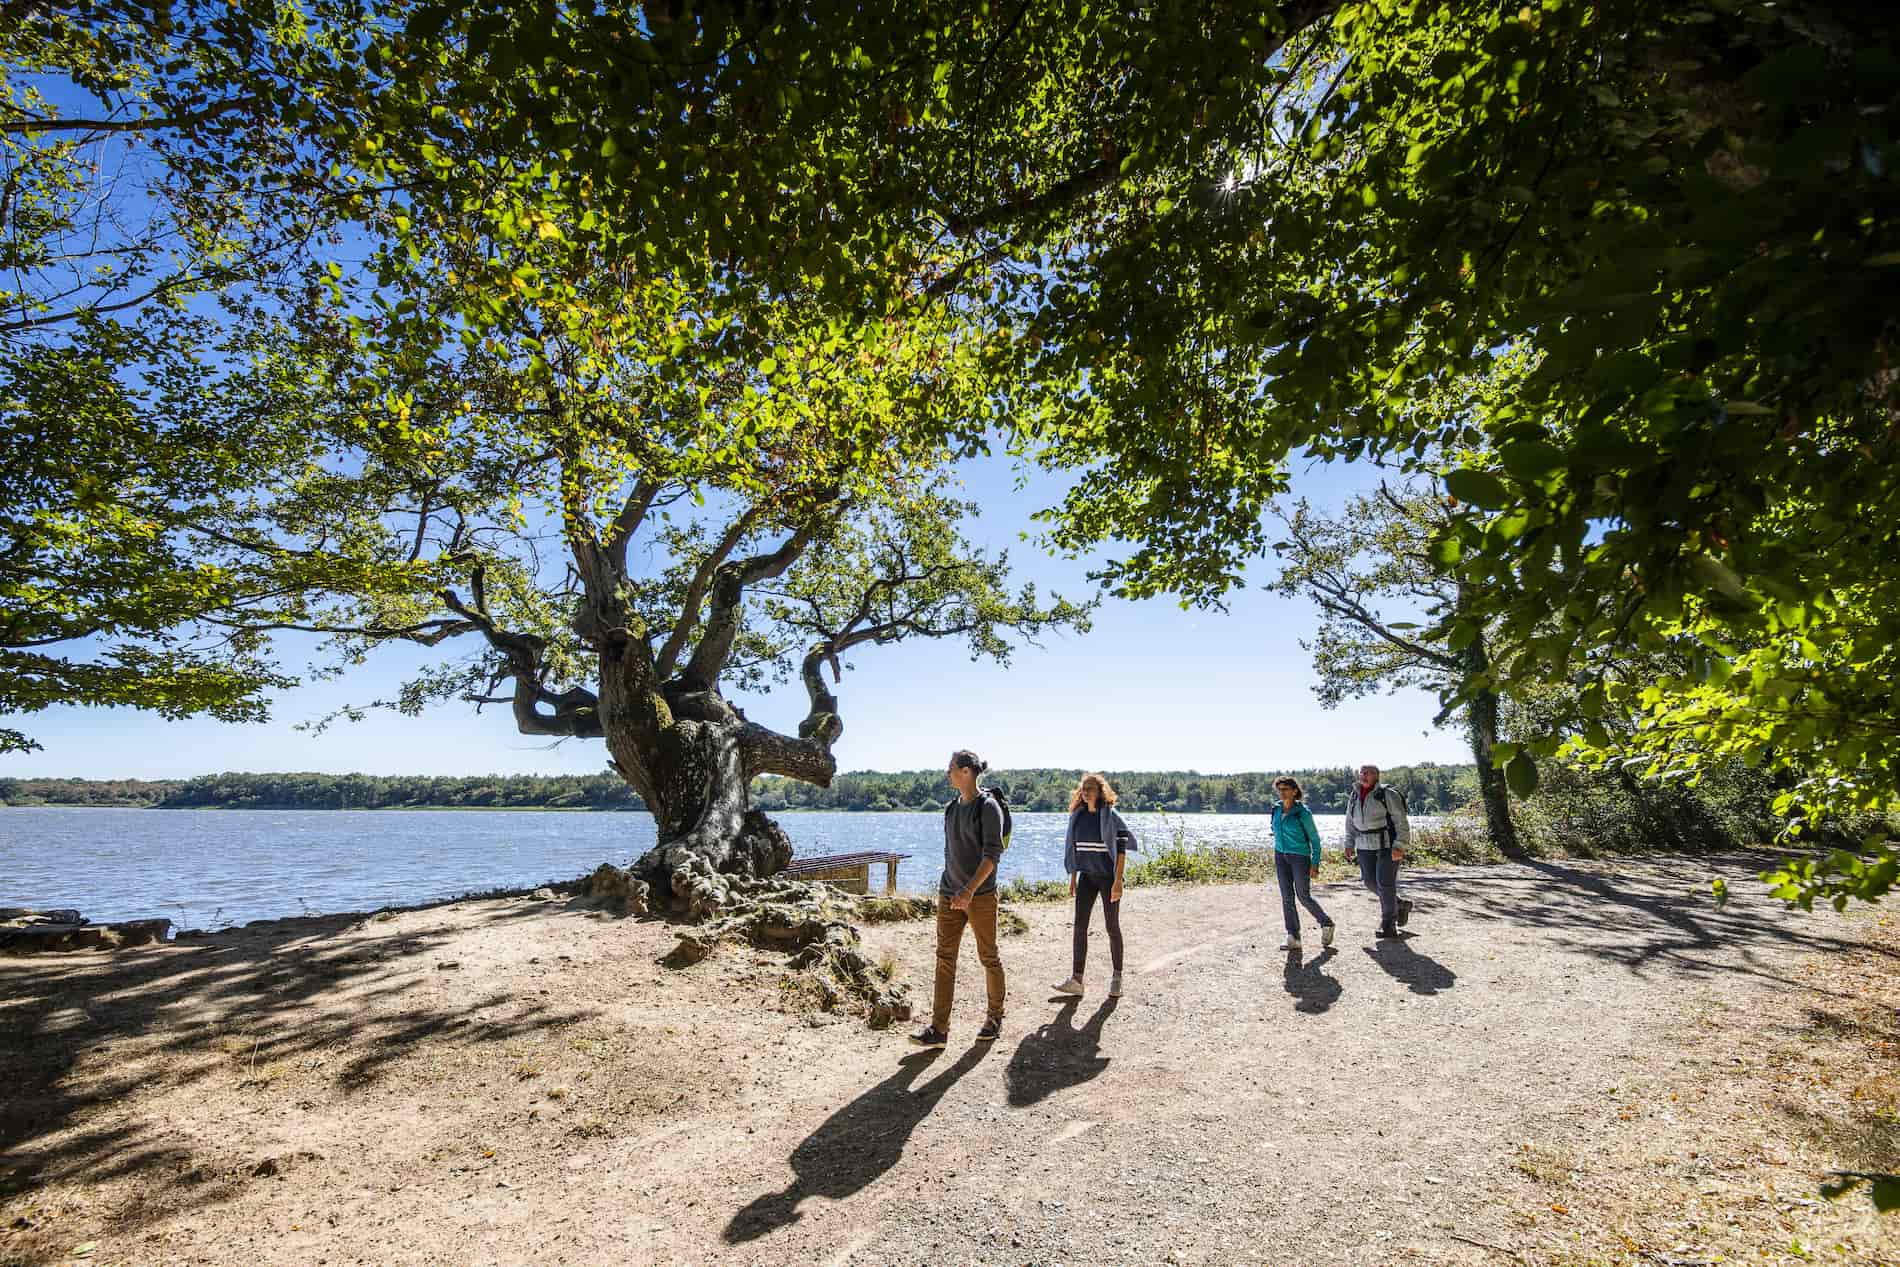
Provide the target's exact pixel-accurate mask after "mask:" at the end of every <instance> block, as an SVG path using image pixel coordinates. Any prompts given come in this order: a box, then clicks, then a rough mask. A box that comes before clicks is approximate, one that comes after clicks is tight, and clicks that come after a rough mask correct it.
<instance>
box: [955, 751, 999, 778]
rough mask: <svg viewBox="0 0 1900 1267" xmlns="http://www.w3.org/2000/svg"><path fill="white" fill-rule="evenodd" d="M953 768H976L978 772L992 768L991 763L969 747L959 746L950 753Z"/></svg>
mask: <svg viewBox="0 0 1900 1267" xmlns="http://www.w3.org/2000/svg"><path fill="white" fill-rule="evenodd" d="M950 768H951V769H952V770H975V771H976V772H977V773H978V774H981V773H983V772H984V771H985V770H987V769H989V768H990V763H989V762H987V761H985V760H984V759H983V758H981V757H979V756H977V755H976V754H975V753H974V752H971V751H970V750H969V749H968V748H958V749H957V750H956V751H955V752H953V753H951V754H950Z"/></svg>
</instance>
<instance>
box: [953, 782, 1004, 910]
mask: <svg viewBox="0 0 1900 1267" xmlns="http://www.w3.org/2000/svg"><path fill="white" fill-rule="evenodd" d="M1002 857H1003V810H1002V807H1001V806H999V805H998V804H997V803H996V801H995V798H993V797H989V796H982V795H979V796H978V797H977V798H976V799H975V800H974V801H966V800H964V799H963V798H962V797H960V796H959V797H958V798H957V799H956V800H954V801H951V802H950V804H949V805H947V806H945V807H944V811H943V878H942V879H941V880H939V881H938V882H937V889H938V891H939V892H941V893H942V894H943V895H944V896H945V897H953V896H955V895H956V894H958V893H961V892H962V891H963V887H964V886H965V885H966V884H968V883H969V882H970V879H971V877H973V876H975V875H976V869H977V866H978V865H979V864H980V863H981V862H982V861H983V859H985V858H988V859H989V860H990V861H991V862H994V863H998V864H999V865H1000V863H1001V860H1002ZM976 891H977V892H978V893H993V892H995V891H996V872H995V871H994V870H992V871H991V872H990V874H989V878H988V879H986V880H984V881H983V885H982V887H981V888H979V889H977V890H976Z"/></svg>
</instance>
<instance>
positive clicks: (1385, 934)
mask: <svg viewBox="0 0 1900 1267" xmlns="http://www.w3.org/2000/svg"><path fill="white" fill-rule="evenodd" d="M1398 935H1399V930H1398V929H1396V928H1394V927H1392V925H1390V924H1381V925H1379V931H1378V932H1377V933H1374V934H1373V936H1375V937H1378V938H1380V939H1381V940H1385V939H1388V938H1393V937H1397V936H1398Z"/></svg>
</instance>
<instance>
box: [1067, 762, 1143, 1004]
mask: <svg viewBox="0 0 1900 1267" xmlns="http://www.w3.org/2000/svg"><path fill="white" fill-rule="evenodd" d="M1135 848H1139V846H1138V845H1137V844H1136V843H1135V833H1134V832H1132V831H1130V830H1128V824H1127V823H1125V822H1123V821H1122V816H1121V815H1120V814H1119V813H1118V812H1116V809H1115V789H1114V788H1112V787H1110V786H1109V785H1108V780H1107V779H1105V778H1103V777H1102V776H1101V775H1099V774H1085V775H1083V776H1082V781H1081V782H1080V783H1078V784H1077V785H1076V788H1075V795H1073V796H1071V797H1070V798H1069V839H1068V844H1067V846H1066V847H1065V848H1064V849H1063V853H1062V863H1063V865H1064V866H1065V867H1067V868H1068V870H1069V892H1070V894H1071V895H1073V896H1074V898H1075V939H1074V957H1073V960H1072V966H1073V967H1074V969H1075V971H1074V972H1072V973H1071V974H1070V975H1069V979H1068V980H1067V981H1064V982H1063V983H1062V984H1061V985H1059V986H1057V987H1056V988H1055V989H1056V993H1057V994H1080V993H1082V969H1083V967H1084V966H1085V963H1086V961H1087V959H1088V953H1089V919H1090V917H1091V916H1093V915H1094V913H1095V899H1096V898H1097V897H1100V898H1101V899H1102V917H1103V918H1104V919H1105V920H1106V921H1107V922H1108V955H1109V961H1110V963H1111V964H1113V966H1114V970H1115V971H1114V975H1113V976H1111V977H1110V978H1109V979H1108V997H1109V998H1111V999H1118V998H1120V997H1121V993H1122V868H1123V867H1124V866H1125V865H1126V864H1127V861H1128V851H1129V850H1130V849H1135Z"/></svg>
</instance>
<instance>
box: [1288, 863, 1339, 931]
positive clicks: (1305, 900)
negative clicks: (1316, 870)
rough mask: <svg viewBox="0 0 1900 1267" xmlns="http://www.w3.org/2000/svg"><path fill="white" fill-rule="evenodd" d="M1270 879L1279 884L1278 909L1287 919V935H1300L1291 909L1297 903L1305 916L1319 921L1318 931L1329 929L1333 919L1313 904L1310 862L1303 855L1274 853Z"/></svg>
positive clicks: (1297, 920)
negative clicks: (1319, 928) (1271, 877)
mask: <svg viewBox="0 0 1900 1267" xmlns="http://www.w3.org/2000/svg"><path fill="white" fill-rule="evenodd" d="M1273 878H1274V879H1276V880H1278V881H1279V882H1280V909H1281V911H1282V912H1283V913H1284V914H1285V915H1286V935H1287V936H1288V937H1298V936H1299V935H1300V912H1299V910H1298V909H1297V908H1296V907H1295V906H1294V905H1293V901H1294V899H1295V898H1298V899H1299V903H1300V905H1301V906H1304V907H1305V908H1306V913H1307V914H1309V915H1311V916H1312V917H1313V918H1314V919H1316V920H1318V921H1319V926H1320V927H1321V928H1331V927H1332V926H1333V921H1332V919H1331V918H1330V917H1329V916H1328V915H1327V914H1326V912H1325V911H1324V910H1322V909H1320V904H1319V903H1318V902H1316V901H1314V900H1313V860H1312V859H1311V858H1309V857H1307V856H1306V855H1305V854H1303V853H1281V852H1280V851H1279V850H1278V849H1276V850H1274V851H1273Z"/></svg>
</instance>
